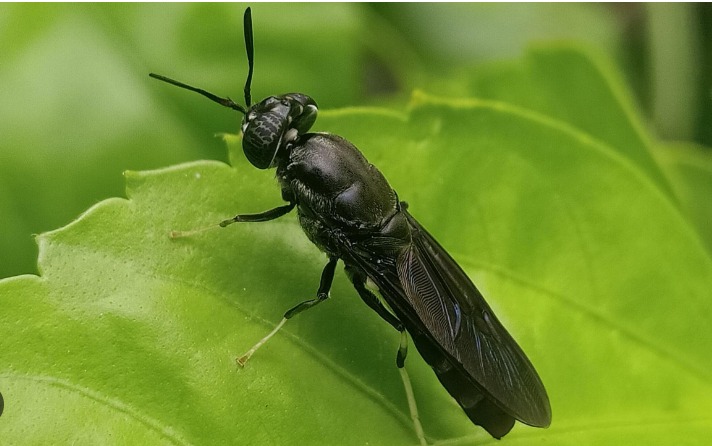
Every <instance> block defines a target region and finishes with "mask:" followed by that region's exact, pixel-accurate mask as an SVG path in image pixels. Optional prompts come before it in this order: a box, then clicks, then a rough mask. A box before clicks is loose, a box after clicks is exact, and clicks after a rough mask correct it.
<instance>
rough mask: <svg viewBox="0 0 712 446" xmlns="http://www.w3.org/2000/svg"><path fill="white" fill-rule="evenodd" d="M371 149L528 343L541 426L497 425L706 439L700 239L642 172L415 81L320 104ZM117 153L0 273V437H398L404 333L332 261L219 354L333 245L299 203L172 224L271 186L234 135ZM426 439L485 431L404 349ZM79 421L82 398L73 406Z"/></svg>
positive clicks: (578, 435) (536, 435) (562, 436)
mask: <svg viewBox="0 0 712 446" xmlns="http://www.w3.org/2000/svg"><path fill="white" fill-rule="evenodd" d="M319 128H320V129H329V130H330V131H333V132H334V133H338V134H342V135H343V136H345V137H347V138H348V139H350V140H351V141H353V142H354V143H355V144H356V145H357V146H358V147H360V148H361V149H362V150H363V152H364V153H365V154H366V156H367V157H368V158H369V160H370V161H371V162H373V163H374V164H376V165H377V166H379V168H381V169H382V170H383V172H384V173H385V174H386V176H387V177H388V178H389V180H390V181H391V184H392V185H393V186H394V188H396V190H398V192H399V194H400V197H401V198H402V199H404V200H407V201H409V202H410V204H411V209H412V212H413V214H414V215H415V216H416V217H417V218H418V219H419V220H420V221H421V222H422V223H423V224H424V225H425V226H426V227H427V228H429V229H430V230H431V232H432V233H433V234H434V235H435V236H436V237H437V238H438V240H440V241H441V242H442V243H443V245H444V246H445V247H446V248H447V249H449V250H450V252H451V253H452V254H453V255H454V257H455V258H456V259H457V260H458V261H459V262H460V263H461V264H462V266H463V267H464V268H465V270H466V271H467V272H468V273H469V274H470V276H471V277H472V278H473V280H474V281H475V282H476V283H477V284H478V286H479V287H480V288H481V289H482V290H483V292H484V294H485V295H486V296H487V298H488V301H489V302H490V303H491V304H492V306H493V307H494V308H495V310H496V312H497V314H498V315H499V316H500V317H501V319H502V320H503V321H504V323H505V325H506V326H507V327H508V328H509V329H510V331H511V332H512V333H513V335H514V336H515V338H516V339H517V340H518V341H519V342H520V344H521V345H522V347H523V348H524V350H525V351H526V352H527V353H528V355H529V356H530V358H531V359H532V361H533V362H534V364H535V365H536V367H537V369H538V370H539V372H540V374H541V376H542V379H543V381H544V383H545V385H546V387H547V389H548V391H549V394H550V397H551V401H552V407H553V412H554V421H553V424H552V426H551V428H549V429H546V430H542V429H533V428H529V427H526V426H523V425H519V424H518V425H517V426H516V427H515V429H514V430H513V431H512V433H511V434H510V435H508V436H507V439H506V441H508V442H509V443H512V444H531V443H532V442H544V441H545V442H546V443H547V444H552V445H559V444H560V445H569V444H591V445H594V444H614V443H623V444H651V445H656V444H659V445H663V444H670V443H673V442H674V443H675V444H680V443H683V444H703V442H704V440H703V439H706V438H709V437H710V435H712V420H711V419H710V417H709V416H708V415H707V414H708V413H709V412H710V409H712V407H711V406H712V398H711V397H712V373H710V370H712V358H710V356H709V354H708V352H709V351H710V348H712V330H710V328H709V324H708V321H709V318H710V316H711V315H712V301H711V300H710V299H709V290H710V289H712V260H711V259H710V256H709V253H708V252H707V251H706V250H705V249H704V248H703V245H702V244H701V242H700V240H699V238H698V237H697V235H696V233H695V232H694V230H692V229H691V227H690V224H689V223H688V221H687V220H686V219H685V218H683V217H682V216H681V214H680V212H679V211H678V209H677V208H676V207H674V206H673V205H671V204H670V201H669V200H668V198H667V196H666V195H665V194H664V193H663V192H661V190H660V188H659V187H658V185H657V184H656V183H655V182H654V181H652V180H651V179H650V177H649V176H648V175H647V173H646V172H645V170H644V169H643V168H641V167H640V166H639V165H638V164H636V163H632V162H631V161H630V160H629V159H628V158H626V157H624V156H621V155H620V154H619V153H618V151H616V150H614V149H612V148H611V147H609V146H607V145H605V144H603V143H601V142H600V141H598V140H594V139H592V138H590V137H589V136H588V135H587V134H584V133H582V132H580V131H579V130H577V129H575V128H573V127H571V126H570V125H568V124H565V123H562V122H561V121H557V120H555V119H552V118H549V117H545V116H543V115H541V114H537V113H533V112H531V111H527V110H524V109H520V108H517V107H514V106H511V105H506V104H504V103H499V102H487V101H467V100H462V101H443V100H439V99H436V98H431V97H428V96H425V95H423V94H419V95H416V96H415V98H414V102H413V105H412V107H411V109H410V110H409V111H408V112H407V113H396V112H392V111H387V110H379V109H346V110H340V111H334V112H331V113H324V115H323V116H322V117H320V119H319ZM227 139H228V141H229V142H230V145H231V151H232V154H233V156H232V158H233V159H234V164H235V166H234V167H229V166H227V165H225V164H222V163H218V162H196V163H191V164H186V165H181V166H177V167H172V168H166V169H162V170H158V171H151V172H129V173H127V174H126V181H127V196H128V200H124V199H111V200H107V201H104V202H101V203H99V204H97V205H96V206H94V207H93V208H92V209H90V210H89V211H88V212H86V213H85V214H84V215H82V216H81V217H80V218H79V219H78V220H77V221H75V222H73V223H72V224H70V225H69V226H67V227H65V228H63V229H60V230H57V231H54V232H50V233H46V234H43V235H41V236H40V237H39V238H38V241H39V245H40V257H39V269H40V271H41V276H39V277H35V276H22V277H17V278H12V279H7V280H4V281H2V282H0V306H1V307H2V308H3V311H2V312H0V339H2V352H3V356H2V358H3V360H2V362H1V363H0V392H2V394H3V395H4V397H5V406H6V407H5V413H4V414H3V415H2V418H0V438H3V439H7V440H6V441H9V443H10V444H33V443H48V442H51V443H54V444H68V443H73V442H76V443H106V442H116V443H122V444H124V443H151V444H153V443H172V444H230V443H235V442H239V443H247V444H315V443H318V444H413V443H415V442H416V438H415V436H414V434H413V432H412V426H411V424H410V421H409V419H408V416H407V406H406V402H405V397H404V395H403V391H402V385H401V383H400V380H399V378H398V374H397V371H396V369H395V367H394V364H393V362H394V358H395V352H396V348H397V344H398V335H397V333H395V332H394V331H393V330H392V329H391V328H390V327H389V326H388V325H387V324H386V323H384V322H383V321H381V320H379V318H378V317H377V316H376V315H375V314H373V313H372V312H370V310H368V308H367V307H366V306H365V305H363V304H362V303H361V302H360V300H359V299H358V298H357V295H356V293H355V292H354V291H353V290H352V288H351V287H350V286H349V284H348V281H347V280H346V279H345V277H344V275H343V274H341V273H340V274H337V278H336V281H335V284H334V288H333V289H332V296H333V297H332V299H331V300H330V301H329V302H327V303H325V304H323V305H322V306H320V307H319V308H318V309H314V310H312V311H309V312H307V313H305V314H302V315H300V316H299V317H297V318H295V319H293V320H292V321H290V322H289V323H288V324H287V325H286V327H285V329H283V331H282V332H280V334H279V335H278V336H276V337H275V338H273V340H272V341H270V343H269V344H268V345H267V346H265V347H264V348H263V349H262V350H260V351H259V352H258V353H257V354H256V355H255V356H254V357H253V359H252V361H251V363H249V364H248V366H247V367H246V368H245V369H242V370H240V369H238V368H237V367H236V365H235V363H234V358H235V357H236V356H238V355H239V354H241V353H243V352H244V350H245V349H247V348H248V347H249V346H251V345H252V344H253V343H254V342H255V341H257V340H258V339H259V338H261V337H262V336H263V335H264V334H266V333H267V332H268V331H269V330H270V329H271V328H272V327H273V326H274V325H275V324H276V323H277V322H278V320H279V319H280V318H281V315H282V313H283V311H284V310H286V309H287V308H289V307H291V306H292V305H294V304H296V303H298V302H300V301H301V300H304V299H306V298H310V297H311V296H312V295H313V293H314V292H315V290H316V287H317V285H318V277H319V274H320V271H321V267H322V266H323V265H324V263H325V260H326V259H325V257H324V256H323V255H321V254H319V253H318V251H317V250H316V248H314V247H313V246H312V245H311V244H310V243H309V242H308V241H307V240H306V237H305V236H304V235H303V234H301V232H300V229H299V228H298V225H297V224H296V221H295V218H294V216H293V215H292V216H287V217H283V218H282V219H279V220H277V221H274V222H268V223H261V224H243V225H233V226H230V227H229V228H226V229H220V230H215V231H212V232H211V231H209V232H205V233H202V234H200V235H196V236H193V237H190V238H187V239H179V240H170V239H169V238H168V232H169V231H170V230H172V229H190V228H196V227H202V226H205V225H210V224H215V223H216V222H218V221H220V220H222V219H223V218H226V217H229V216H231V215H234V214H235V213H236V212H257V211H261V210H264V209H267V208H269V207H273V206H275V205H278V204H280V200H279V193H278V190H277V187H276V185H275V184H274V180H273V179H272V178H271V175H269V174H265V172H262V171H257V170H256V169H253V168H251V167H250V166H249V165H247V163H246V161H244V159H243V158H242V157H241V156H239V146H238V144H237V141H236V140H235V139H234V138H233V137H229V138H227ZM408 368H409V370H410V373H411V379H412V380H413V382H414V386H415V393H416V398H417V400H418V403H419V407H420V412H421V420H422V421H423V424H424V426H425V430H426V434H427V435H428V436H429V438H430V439H431V440H432V441H445V440H447V444H472V443H475V444H494V443H496V441H495V440H492V439H490V438H489V437H488V436H487V435H486V434H485V433H484V432H483V431H482V430H481V429H478V428H476V427H474V426H473V425H472V424H471V423H470V422H469V421H468V420H467V418H466V417H465V416H464V414H463V413H462V412H461V410H460V409H459V408H458V407H457V406H456V405H455V404H454V402H453V401H452V400H451V399H450V397H449V396H448V395H447V393H446V392H445V391H444V390H443V389H442V387H441V386H440V384H439V383H438V381H437V379H436V378H435V376H434V374H433V373H432V371H431V370H429V368H428V367H427V365H425V364H424V363H423V361H422V360H421V359H420V358H419V357H418V355H417V353H416V352H415V351H414V350H413V351H412V353H411V355H410V356H409V359H408ZM87 420H90V421H89V422H88V421H87Z"/></svg>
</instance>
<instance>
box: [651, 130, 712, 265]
mask: <svg viewBox="0 0 712 446" xmlns="http://www.w3.org/2000/svg"><path fill="white" fill-rule="evenodd" d="M656 149H657V150H656V152H655V154H656V155H657V158H658V159H659V160H660V163H661V165H662V167H663V168H664V169H665V171H666V173H667V175H668V177H669V178H670V182H671V183H672V185H673V188H674V189H675V194H676V196H677V197H678V199H679V201H680V206H681V208H682V210H683V212H684V214H685V215H686V216H687V217H688V218H689V219H690V221H691V222H692V223H693V225H694V227H695V228H696V229H697V231H698V232H699V234H700V237H701V238H702V239H703V240H704V241H705V243H706V245H707V249H708V250H709V251H710V252H712V208H711V207H710V206H709V201H710V200H709V199H710V197H712V151H711V150H710V149H709V148H708V147H701V146H697V145H695V144H691V143H668V144H661V145H659V146H658V147H656Z"/></svg>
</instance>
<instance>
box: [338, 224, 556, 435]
mask: <svg viewBox="0 0 712 446" xmlns="http://www.w3.org/2000/svg"><path fill="white" fill-rule="evenodd" d="M402 212H404V213H405V216H406V218H407V222H408V226H409V228H410V233H411V240H412V242H411V243H409V244H408V245H407V246H406V247H404V248H403V249H401V250H400V254H399V255H398V256H397V258H396V259H395V262H391V261H386V262H383V261H382V262H381V263H380V264H376V265H374V262H373V261H372V260H373V257H372V256H369V257H371V258H370V259H364V257H363V256H361V255H356V256H355V258H353V259H352V260H353V261H355V263H357V264H358V265H359V266H360V267H361V268H362V269H363V270H364V271H365V272H366V273H367V274H368V276H369V277H370V278H371V280H373V281H374V282H375V284H376V285H377V286H378V288H379V291H380V293H381V295H382V296H383V298H384V299H385V300H386V302H388V304H389V306H390V307H391V309H392V310H393V311H394V313H396V316H398V317H399V319H401V320H402V321H403V323H404V324H405V325H406V328H407V329H408V332H409V333H410V334H411V337H412V338H413V342H414V343H415V345H416V347H417V348H418V351H419V352H420V353H421V355H422V356H423V358H424V359H425V360H426V361H427V362H428V364H430V365H431V366H432V367H433V369H434V370H435V373H436V374H437V376H438V378H439V379H440V381H441V383H442V384H443V386H444V387H445V388H446V389H447V390H448V392H449V393H450V394H451V395H452V396H453V397H454V398H455V399H456V400H457V402H458V403H459V404H460V406H462V408H463V409H464V410H465V412H466V413H467V415H468V416H469V417H470V419H471V420H472V421H473V422H474V423H475V424H478V425H480V426H483V427H484V428H485V429H486V430H487V431H488V432H489V433H490V434H491V435H493V436H494V437H496V438H500V437H501V436H503V435H505V434H506V433H507V432H509V430H510V429H511V428H512V426H513V424H514V419H517V420H519V421H521V422H523V423H525V424H528V425H531V426H536V427H546V426H548V425H549V424H550V422H551V407H550V405H549V398H548V396H547V394H546V390H545V389H544V386H543V384H542V382H541V380H540V379H539V376H538V375H537V373H536V371H535V370H534V367H533V366H532V364H531V363H530V362H529V360H528V359H527V357H526V356H525V354H524V353H523V352H522V350H521V348H520V347H519V346H518V345H517V343H516V342H515V341H514V339H513V338H512V337H511V335H510V334H509V333H508V332H507V331H506V330H505V328H504V327H503V326H502V324H501V323H500V322H499V321H498V320H497V318H496V316H495V315H494V313H493V312H492V309H491V308H490V307H489V305H487V303H486V302H485V300H484V298H483V297H482V294H481V293H480V292H479V291H478V290H477V288H476V287H475V285H474V284H473V283H472V281H471V280H470V279H469V278H468V277H467V275H466V274H465V273H464V271H463V270H462V269H461V268H460V266H459V265H458V264H457V263H456V262H455V260H453V258H452V257H450V255H449V254H448V253H447V252H446V251H445V250H444V249H443V248H442V246H440V244H439V243H438V242H437V241H436V240H435V239H434V238H433V237H432V236H431V235H430V234H429V233H428V232H427V231H426V230H425V229H424V228H423V227H422V226H421V225H420V224H419V223H418V222H417V221H416V220H415V219H414V218H413V217H412V216H411V215H410V214H409V213H408V212H407V211H406V210H402ZM352 253H354V252H353V251H352ZM387 260H390V259H387Z"/></svg>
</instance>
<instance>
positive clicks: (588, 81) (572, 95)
mask: <svg viewBox="0 0 712 446" xmlns="http://www.w3.org/2000/svg"><path fill="white" fill-rule="evenodd" d="M468 90H469V94H470V95H471V96H474V97H478V98H487V99H493V100H500V101H504V102H507V103H511V104H516V105H519V106H521V107H524V108H528V109H531V110H534V111H537V112H539V113H543V114H545V115H547V116H551V117H554V118H556V119H559V120H561V121H564V122H567V123H569V124H570V125H572V126H574V127H576V128H577V129H579V130H580V131H582V132H584V133H587V134H588V135H589V136H590V137H591V138H595V139H597V140H599V141H600V142H602V143H604V144H607V145H608V146H609V147H610V148H612V149H614V150H616V151H618V152H619V153H620V154H621V155H622V156H624V157H627V158H629V159H630V160H631V161H632V162H634V163H636V164H638V165H639V166H640V167H641V168H642V169H643V170H644V171H645V172H646V173H647V174H648V175H649V176H650V178H651V179H652V180H654V181H655V182H656V183H657V184H658V186H659V187H660V188H661V189H662V190H663V191H665V192H666V193H669V194H671V195H672V190H671V188H670V185H669V184H668V181H667V179H666V178H665V176H664V175H663V173H662V171H661V169H660V167H659V166H658V164H657V163H656V161H655V160H654V159H653V156H652V153H651V152H652V143H651V141H650V137H649V136H648V135H647V134H646V132H645V131H644V126H643V124H642V122H641V120H640V118H639V117H638V113H637V111H636V107H635V105H634V103H633V100H632V99H631V97H630V93H629V92H628V90H627V89H626V88H625V86H624V84H623V82H622V80H621V79H620V74H619V73H618V71H617V70H616V68H615V67H613V66H612V65H611V62H610V61H609V60H608V59H607V58H606V57H604V56H602V55H601V54H599V53H598V52H596V51H593V50H591V49H584V48H581V47H579V46H577V45H571V44H559V45H554V46H552V45H540V46H536V47H532V48H530V49H529V50H528V52H527V53H526V56H525V57H524V58H523V59H522V60H518V61H516V62H509V63H500V64H492V65H490V66H489V67H484V68H481V69H478V70H477V71H476V72H475V73H474V75H473V76H472V77H470V78H469V86H468Z"/></svg>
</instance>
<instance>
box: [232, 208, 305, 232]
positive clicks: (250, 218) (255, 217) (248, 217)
mask: <svg viewBox="0 0 712 446" xmlns="http://www.w3.org/2000/svg"><path fill="white" fill-rule="evenodd" d="M296 205H297V203H296V202H291V203H289V204H285V205H284V206H278V207H276V208H274V209H270V210H268V211H264V212H260V213H259V214H238V215H236V216H234V217H232V218H230V219H227V220H223V221H221V222H220V225H219V226H220V227H221V228H224V227H225V226H228V225H231V224H233V223H238V222H260V221H270V220H274V219H275V218H279V217H281V216H282V215H285V214H288V213H290V212H291V211H292V209H294V207H295V206H296Z"/></svg>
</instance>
